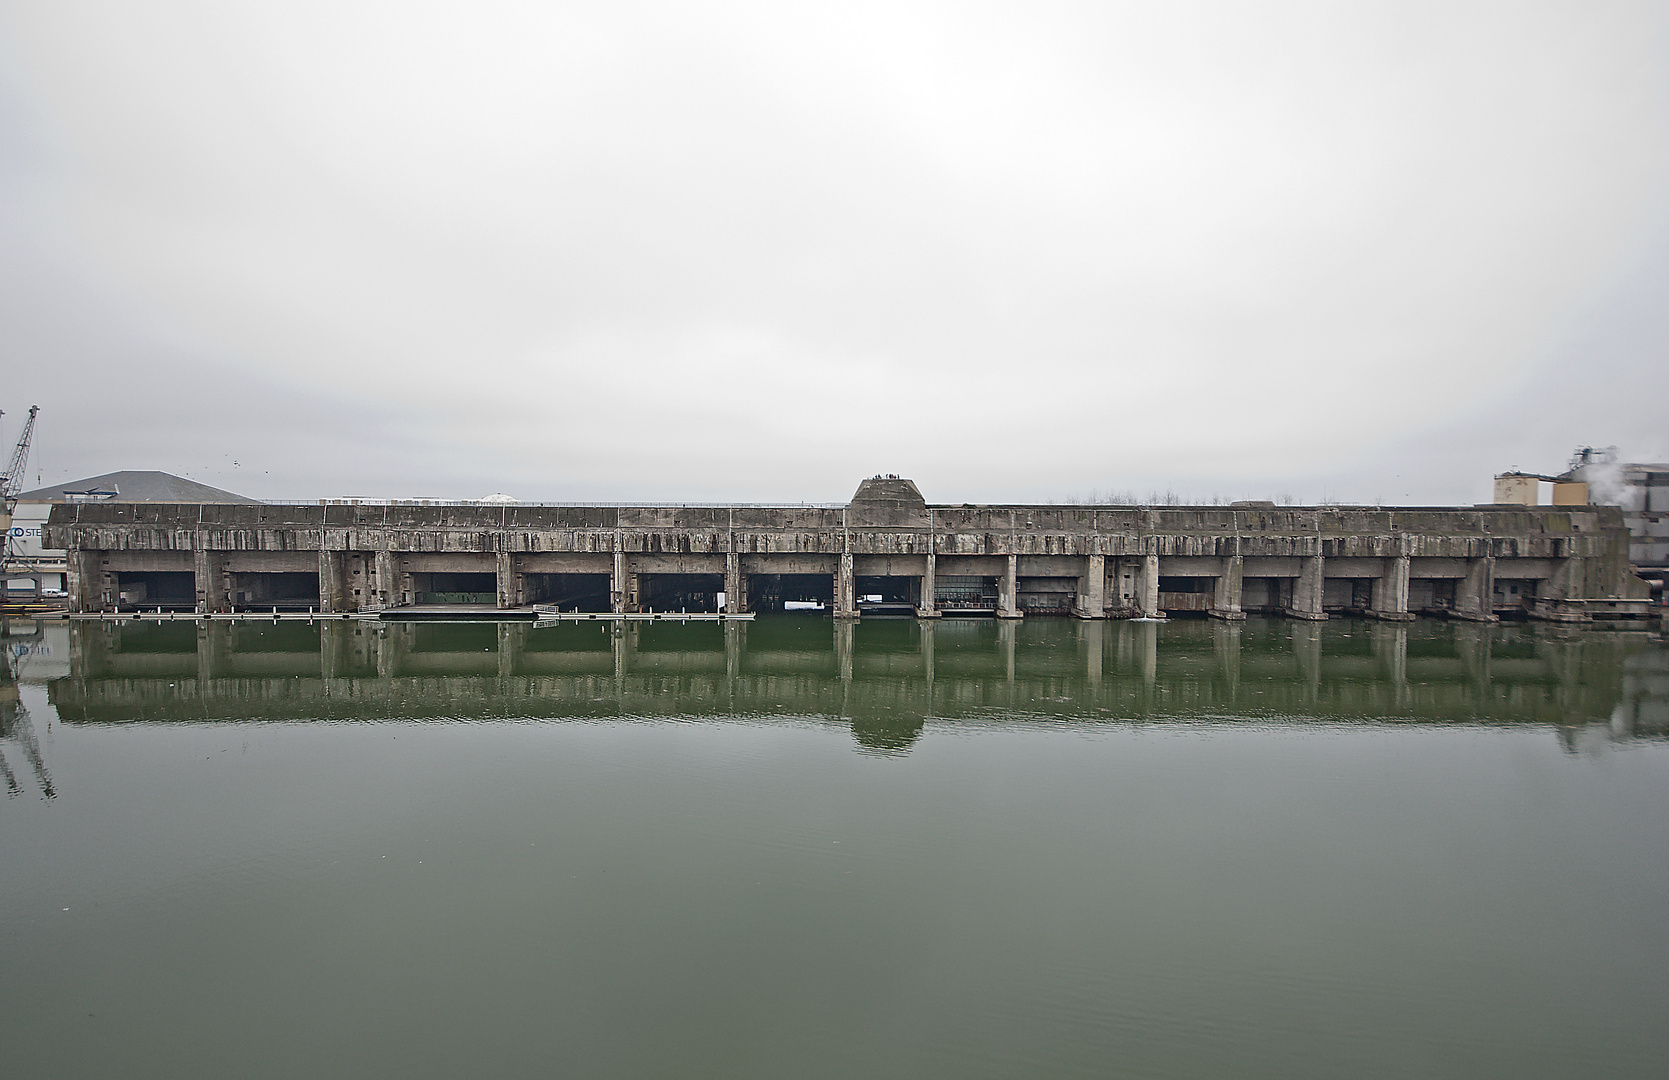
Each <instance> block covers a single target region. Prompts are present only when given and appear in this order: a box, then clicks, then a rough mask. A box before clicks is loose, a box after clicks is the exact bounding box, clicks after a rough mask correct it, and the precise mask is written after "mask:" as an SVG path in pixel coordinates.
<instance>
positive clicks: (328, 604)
mask: <svg viewBox="0 0 1669 1080" xmlns="http://www.w3.org/2000/svg"><path fill="white" fill-rule="evenodd" d="M346 561H347V555H346V554H345V553H344V552H340V551H331V550H330V549H329V548H320V549H319V610H320V611H345V610H347V607H348V601H347V591H348V590H347V584H346V580H345V579H346V578H347V574H346V573H345V572H344V569H345V566H344V564H345V563H346Z"/></svg>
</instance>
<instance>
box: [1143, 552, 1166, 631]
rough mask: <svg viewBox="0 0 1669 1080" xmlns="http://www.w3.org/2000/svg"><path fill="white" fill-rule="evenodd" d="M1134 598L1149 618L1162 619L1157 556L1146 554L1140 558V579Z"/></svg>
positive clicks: (1163, 614) (1163, 615)
mask: <svg viewBox="0 0 1669 1080" xmlns="http://www.w3.org/2000/svg"><path fill="white" fill-rule="evenodd" d="M1136 598H1137V600H1138V601H1139V603H1138V604H1137V606H1138V607H1140V608H1141V609H1142V614H1143V615H1145V616H1146V617H1147V618H1149V619H1163V618H1164V617H1165V613H1164V612H1163V611H1160V610H1159V556H1158V555H1148V556H1146V557H1144V558H1143V559H1142V573H1141V580H1140V581H1138V582H1137V583H1136Z"/></svg>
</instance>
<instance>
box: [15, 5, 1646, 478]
mask: <svg viewBox="0 0 1669 1080" xmlns="http://www.w3.org/2000/svg"><path fill="white" fill-rule="evenodd" d="M1666 31H1669V10H1666V5H1665V4H1663V3H1628V2H1618V3H1609V2H1604V0H1598V2H1595V0H1588V2H1583V3H1576V2H1564V3H1546V2H1539V0H1512V2H1505V3H1472V2H1468V0H1439V2H1435V3H1418V2H1411V0H1396V2H1393V3H1384V4H1369V3H1356V4H1353V3H1337V2H1321V3H1284V2H1257V3H1247V2H1244V0H1231V2H1203V3H1186V2H1169V0H1168V2H1166V3H1158V4H1156V3H1152V2H1151V0H1149V2H1143V3H1117V2H1108V0H1097V2H1093V3H1081V4H1079V3H1046V2H1037V0H1032V2H1028V3H1024V4H1021V3H1013V4H991V3H977V2H970V0H958V2H954V3H938V4H912V3H907V2H901V0H888V2H885V3H877V4H866V3H853V2H847V3H841V4H817V5H810V4H806V5H796V4H790V3H782V2H780V0H778V2H773V3H759V4H745V3H722V2H709V3H702V4H678V3H630V2H620V0H614V2H610V3H607V4H598V3H586V4H565V3H557V2H551V0H540V2H536V3H522V2H518V0H473V2H471V3H468V4H464V3H457V2H452V3H445V4H441V3H429V2H424V0H399V2H388V3H366V2H358V0H330V2H313V0H283V2H273V0H268V2H264V3H249V2H244V0H202V2H200V3H190V2H149V3H143V4H136V3H132V2H131V0H121V2H102V3H101V2H78V0H50V2H47V0H33V2H13V0H0V362H3V366H4V376H3V379H0V408H3V409H5V410H6V414H7V415H6V417H5V420H4V422H3V424H0V439H3V440H4V441H5V443H6V445H7V447H9V445H10V443H11V442H12V441H13V440H15V438H16V434H17V430H18V427H17V421H19V420H20V419H21V417H22V415H23V413H24V412H25V411H26V409H27V407H28V406H29V405H30V404H32V403H38V404H39V405H40V406H41V416H40V420H39V422H38V431H37V435H36V446H37V454H38V456H37V457H36V459H35V460H34V461H33V462H32V463H31V466H30V470H29V482H30V483H29V486H33V484H34V480H35V478H36V477H37V476H39V477H41V478H42V479H43V480H44V481H45V482H53V481H55V480H67V479H72V478H75V477H79V476H85V475H90V474H95V473H101V472H107V471H113V470H117V469H140V468H157V469H165V470H168V471H170V472H176V473H181V474H184V475H187V476H190V477H192V478H194V479H198V480H201V481H204V482H206V483H212V484H217V485H219V486H222V487H226V488H230V489H232V490H235V491H238V492H241V493H245V494H248V495H253V496H257V497H307V498H315V497H319V496H324V495H349V494H357V495H368V496H399V497H404V496H424V495H433V496H443V497H453V496H471V497H472V496H480V495H485V494H488V493H489V492H497V491H502V492H507V493H509V494H511V495H515V496H518V497H521V498H527V499H562V498H575V499H608V498H615V497H618V498H622V499H654V498H666V499H674V500H677V499H688V500H707V499H737V500H742V501H767V500H778V499H783V500H808V501H828V500H844V499H845V498H846V497H847V496H848V495H850V494H851V492H852V489H853V488H854V487H855V486H856V484H857V481H858V480H859V479H860V478H861V477H863V476H867V475H871V474H874V473H877V472H896V473H900V474H903V475H906V476H910V477H913V478H915V479H916V480H917V482H918V483H919V484H920V486H921V487H922V489H923V491H924V493H925V494H926V495H927V497H928V498H929V499H930V500H933V501H940V502H963V501H998V500H1026V501H1033V500H1036V501H1044V500H1051V499H1066V498H1071V497H1074V496H1078V497H1083V496H1088V495H1090V494H1091V493H1092V492H1100V493H1107V492H1132V493H1134V494H1136V495H1138V496H1145V495H1147V494H1148V493H1150V492H1153V491H1166V490H1174V491H1176V492H1177V493H1179V494H1181V495H1184V496H1186V497H1189V498H1199V499H1207V498H1210V497H1212V496H1224V497H1234V498H1277V497H1282V496H1292V497H1297V498H1301V499H1304V500H1306V501H1310V500H1319V499H1323V498H1326V499H1333V500H1344V501H1361V502H1375V501H1384V502H1388V503H1446V502H1477V501H1487V500H1488V498H1489V496H1490V476H1491V475H1492V474H1493V473H1495V472H1499V471H1504V470H1506V469H1508V468H1512V467H1519V468H1523V469H1526V470H1533V471H1546V470H1557V469H1559V468H1562V467H1563V465H1564V463H1565V460H1566V459H1567V458H1568V456H1569V454H1570V452H1571V450H1572V448H1573V447H1574V446H1576V445H1577V444H1579V443H1588V444H1596V445H1608V444H1616V445H1618V446H1619V447H1620V448H1621V450H1622V452H1623V454H1624V455H1625V456H1626V457H1628V458H1630V459H1632V460H1665V459H1669V408H1666V404H1669V403H1666V400H1665V397H1666V395H1665V385H1666V381H1669V380H1666V378H1665V373H1666V372H1669V213H1666V211H1669V78H1666V76H1669V32H1666Z"/></svg>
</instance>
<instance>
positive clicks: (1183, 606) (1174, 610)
mask: <svg viewBox="0 0 1669 1080" xmlns="http://www.w3.org/2000/svg"><path fill="white" fill-rule="evenodd" d="M1216 591H1217V579H1216V578H1210V577H1162V578H1160V579H1159V610H1160V611H1163V612H1165V613H1166V614H1199V615H1204V614H1206V613H1207V612H1209V611H1210V610H1211V598H1212V596H1213V595H1215V594H1216Z"/></svg>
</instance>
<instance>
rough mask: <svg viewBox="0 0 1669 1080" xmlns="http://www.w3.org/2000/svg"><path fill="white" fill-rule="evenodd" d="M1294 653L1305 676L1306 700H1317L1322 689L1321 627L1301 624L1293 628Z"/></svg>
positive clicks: (1300, 671)
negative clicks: (1317, 695) (1317, 694)
mask: <svg viewBox="0 0 1669 1080" xmlns="http://www.w3.org/2000/svg"><path fill="white" fill-rule="evenodd" d="M1292 655H1293V658H1294V659H1295V660H1297V661H1298V672H1299V674H1300V675H1302V676H1303V677H1304V685H1305V690H1304V700H1306V701H1310V702H1313V701H1315V697H1316V693H1317V692H1318V691H1319V690H1320V689H1321V627H1319V626H1308V625H1303V624H1299V625H1296V626H1294V627H1293V628H1292Z"/></svg>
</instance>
